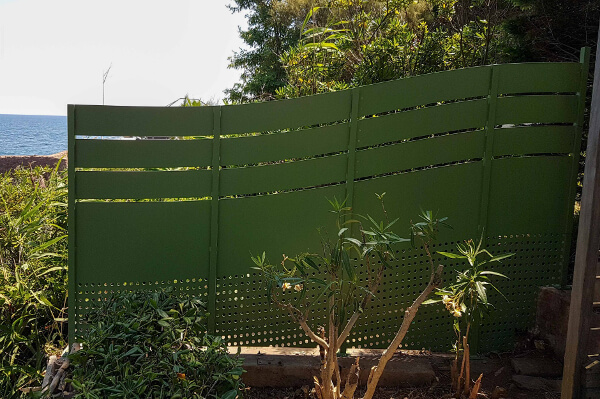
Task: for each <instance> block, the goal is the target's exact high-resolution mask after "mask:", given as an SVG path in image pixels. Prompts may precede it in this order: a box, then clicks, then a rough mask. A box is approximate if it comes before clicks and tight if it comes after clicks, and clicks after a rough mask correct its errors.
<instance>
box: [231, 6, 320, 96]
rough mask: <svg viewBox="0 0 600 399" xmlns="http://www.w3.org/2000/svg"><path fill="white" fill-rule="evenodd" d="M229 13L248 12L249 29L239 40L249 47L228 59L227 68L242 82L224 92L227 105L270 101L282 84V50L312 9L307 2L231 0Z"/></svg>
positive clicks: (293, 40)
mask: <svg viewBox="0 0 600 399" xmlns="http://www.w3.org/2000/svg"><path fill="white" fill-rule="evenodd" d="M234 2H235V5H233V6H228V7H229V9H230V10H231V11H232V12H244V11H245V12H247V14H246V17H247V19H248V29H247V30H240V37H241V38H242V40H243V41H244V43H246V44H247V45H248V46H249V47H250V48H249V49H247V50H246V49H240V50H239V51H237V52H235V53H234V54H233V56H231V57H230V58H229V60H230V64H229V67H230V68H234V69H240V70H241V71H242V75H241V80H242V81H241V82H240V83H236V84H235V85H234V86H233V87H232V88H230V89H227V90H225V94H226V96H227V98H226V100H227V101H228V102H233V103H240V102H248V101H255V100H270V99H273V96H274V94H275V90H276V89H278V88H279V87H281V86H283V85H285V83H286V75H285V70H284V68H283V65H282V62H281V59H280V58H281V55H282V54H283V52H284V51H285V50H287V49H288V48H290V47H292V46H294V45H295V44H296V43H297V41H298V39H299V35H300V29H299V27H300V24H301V23H302V20H303V18H304V15H306V13H307V12H308V10H309V9H310V7H311V1H310V0H288V1H284V0H234Z"/></svg>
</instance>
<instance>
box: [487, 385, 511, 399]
mask: <svg viewBox="0 0 600 399" xmlns="http://www.w3.org/2000/svg"><path fill="white" fill-rule="evenodd" d="M506 396H508V391H507V390H506V389H504V388H502V387H498V386H497V387H496V388H494V391H493V392H492V396H491V399H500V398H505V397H506Z"/></svg>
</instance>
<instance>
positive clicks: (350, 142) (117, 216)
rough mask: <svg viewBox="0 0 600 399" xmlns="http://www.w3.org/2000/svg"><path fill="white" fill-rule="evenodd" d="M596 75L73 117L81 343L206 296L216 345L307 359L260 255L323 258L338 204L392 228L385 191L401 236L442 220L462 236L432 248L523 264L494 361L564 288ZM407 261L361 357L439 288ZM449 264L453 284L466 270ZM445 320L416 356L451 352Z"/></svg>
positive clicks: (367, 329)
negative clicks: (267, 286)
mask: <svg viewBox="0 0 600 399" xmlns="http://www.w3.org/2000/svg"><path fill="white" fill-rule="evenodd" d="M587 70H588V63H587V60H586V56H585V54H584V56H582V62H581V63H540V64H537V63H536V64H533V63H532V64H507V65H493V66H483V67H476V68H469V69H461V70H454V71H448V72H440V73H434V74H430V75H423V76H417V77H411V78H407V79H401V80H396V81H390V82H385V83H379V84H375V85H371V86H364V87H358V88H355V89H351V90H345V91H339V92H334V93H328V94H320V95H316V96H311V97H304V98H297V99H292V100H285V101H274V102H267V103H253V104H244V105H232V106H207V107H195V108H152V107H108V106H82V105H71V106H69V109H68V120H69V155H70V156H69V186H70V187H69V239H70V245H69V251H70V253H69V272H70V274H69V301H70V303H69V318H70V320H74V321H75V322H74V323H70V325H69V327H70V338H71V340H73V339H76V336H77V333H78V331H80V329H81V328H82V325H81V322H80V318H81V316H82V315H83V314H85V312H86V311H87V310H89V309H90V308H92V307H93V306H94V304H95V303H97V302H98V301H101V300H103V299H104V298H106V297H107V296H108V295H110V294H111V293H113V292H116V291H122V290H133V289H136V290H137V289H156V288H164V287H167V286H171V287H173V289H174V292H175V293H178V294H185V295H188V294H199V295H202V296H203V297H204V298H205V300H206V302H207V304H208V308H209V311H210V326H209V328H210V330H211V332H213V333H215V334H219V335H223V336H226V337H228V338H229V339H230V341H231V343H232V344H235V345H250V346H268V345H278V346H282V345H286V346H307V345H309V342H308V340H307V338H306V337H305V336H304V335H303V333H302V331H301V330H300V329H298V328H297V327H296V326H295V325H294V324H293V323H290V322H289V321H288V319H287V317H286V316H285V315H284V314H282V313H281V312H279V311H277V310H274V309H272V308H271V307H270V306H269V303H268V298H267V297H266V291H265V290H263V289H262V288H261V282H260V278H259V276H258V275H257V274H256V273H255V271H253V270H252V269H251V268H250V267H251V263H252V262H251V261H250V255H251V254H258V253H262V251H266V253H267V255H268V256H269V257H270V258H271V260H272V261H274V262H275V261H277V260H278V258H279V257H281V256H282V254H283V253H285V254H288V255H293V254H295V253H299V252H304V251H306V250H307V249H310V250H312V251H318V250H319V248H320V244H319V242H320V241H319V235H318V233H317V228H318V227H320V226H324V227H325V230H326V229H327V227H330V226H332V224H331V222H332V214H331V213H329V212H328V207H329V204H328V202H327V201H326V198H333V197H337V198H338V199H343V198H347V201H348V204H349V205H351V206H352V207H353V208H354V209H355V210H356V211H357V212H359V213H362V214H367V213H368V214H371V215H374V216H375V217H376V218H380V217H383V216H382V215H381V211H380V205H379V202H378V201H377V199H376V198H375V195H374V194H375V193H381V192H386V197H385V199H386V208H387V211H388V213H389V214H390V217H391V218H396V217H398V218H399V219H400V220H399V222H398V223H397V224H396V226H398V228H397V230H398V232H399V233H400V235H403V233H406V234H404V235H408V229H406V230H403V229H404V227H402V226H406V227H408V222H409V220H410V219H411V218H415V217H416V215H417V214H418V213H419V210H420V208H423V209H431V210H433V211H436V212H439V214H440V215H443V216H448V217H449V222H450V224H451V225H452V226H453V229H452V230H447V231H443V232H442V233H441V234H440V238H441V241H440V242H439V243H438V244H437V246H436V248H435V249H436V250H446V251H453V250H454V248H455V245H456V243H458V242H461V241H462V240H465V239H469V238H473V239H478V238H479V237H482V236H483V238H484V241H485V245H486V246H487V247H488V248H490V249H491V250H492V251H494V252H515V253H516V255H515V256H513V257H511V258H509V259H508V260H506V261H504V262H503V263H502V264H501V265H500V266H499V267H498V269H497V271H499V272H502V273H505V274H506V275H508V276H510V280H506V281H501V282H498V285H499V286H500V287H499V288H500V289H501V290H502V291H503V292H504V293H505V294H506V296H507V298H508V300H509V301H508V302H506V301H505V300H504V299H501V298H495V305H496V310H495V311H494V317H491V318H489V319H488V320H490V321H489V322H487V323H486V324H485V325H483V326H482V327H481V329H479V331H477V334H478V337H479V339H480V345H479V347H480V350H491V349H500V348H502V347H506V346H507V345H510V344H511V342H512V339H513V334H514V332H515V331H516V330H520V329H525V328H527V327H528V326H530V323H531V321H532V316H533V312H534V310H535V300H534V299H535V297H536V295H537V287H538V286H541V285H547V284H561V283H563V282H564V281H565V280H566V276H567V265H568V254H569V252H568V251H569V245H570V239H571V228H572V219H573V203H574V197H575V187H576V175H577V170H578V161H579V148H580V142H581V126H582V121H583V108H584V101H585V87H586V78H587ZM396 258H397V259H396V261H395V262H394V267H393V268H390V269H389V270H387V271H386V275H385V277H384V281H383V283H382V285H381V288H380V290H379V291H378V292H377V293H376V297H377V298H376V300H375V301H374V302H373V304H372V306H371V307H370V309H369V310H367V311H366V312H365V314H364V318H363V321H362V323H360V324H359V325H357V327H356V328H355V331H354V332H353V334H352V336H351V337H350V339H349V342H350V345H351V346H354V347H363V348H364V347H383V346H386V345H387V343H388V341H389V340H390V339H391V337H393V333H394V332H395V331H396V329H397V325H398V323H399V319H400V318H401V316H402V314H403V310H404V309H405V308H406V307H407V306H409V304H410V303H411V302H412V300H413V299H414V297H415V296H416V295H417V294H418V292H420V290H421V289H422V286H423V285H424V284H425V283H426V281H425V278H426V277H427V276H428V268H427V265H426V263H425V259H424V257H423V255H422V254H421V252H420V251H419V250H418V249H411V248H410V247H409V246H406V247H399V248H398V250H397V257H396ZM444 261H445V262H446V264H447V267H446V272H445V274H446V277H447V279H451V278H452V276H453V275H454V269H455V267H460V264H459V263H457V262H450V261H451V260H444ZM361 278H362V277H361ZM313 294H314V293H309V294H308V295H309V296H310V295H313ZM322 311H323V309H321V310H320V311H317V314H319V312H322ZM446 313H447V312H445V310H444V309H441V308H437V307H435V306H434V307H424V308H423V309H422V310H421V312H420V313H419V315H418V317H417V319H416V323H415V325H414V327H413V328H412V329H411V332H410V333H409V336H408V338H407V340H406V342H408V343H409V346H410V347H413V348H423V347H424V348H429V349H434V350H446V349H448V348H449V345H450V341H451V339H452V335H451V321H450V320H449V316H447V314H446ZM491 337H493V339H491Z"/></svg>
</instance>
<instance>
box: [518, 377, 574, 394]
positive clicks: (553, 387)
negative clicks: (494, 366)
mask: <svg viewBox="0 0 600 399" xmlns="http://www.w3.org/2000/svg"><path fill="white" fill-rule="evenodd" d="M512 380H513V382H514V383H515V385H516V386H517V387H519V388H521V389H527V390H528V391H553V392H559V391H560V386H561V383H562V380H550V379H548V378H542V377H532V376H529V375H513V376H512Z"/></svg>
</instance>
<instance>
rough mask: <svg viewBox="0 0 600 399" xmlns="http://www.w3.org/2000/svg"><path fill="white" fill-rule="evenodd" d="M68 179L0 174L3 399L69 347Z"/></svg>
mask: <svg viewBox="0 0 600 399" xmlns="http://www.w3.org/2000/svg"><path fill="white" fill-rule="evenodd" d="M66 227H67V180H66V172H65V171H59V170H58V168H55V169H49V168H40V167H36V168H34V169H28V168H19V169H15V170H13V171H10V172H7V173H5V174H3V175H0V397H2V398H7V399H8V398H15V397H19V395H18V393H17V392H16V388H18V387H21V386H23V385H30V384H31V385H34V384H35V383H39V382H41V370H42V369H43V367H44V366H45V360H46V359H45V358H46V354H47V353H48V354H50V353H54V354H56V353H58V354H60V351H61V348H63V347H64V346H66V336H65V335H66V325H65V323H64V322H65V321H66V294H67V292H66V291H67V286H66V278H67V273H66V256H67V245H66V244H67V240H66Z"/></svg>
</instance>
